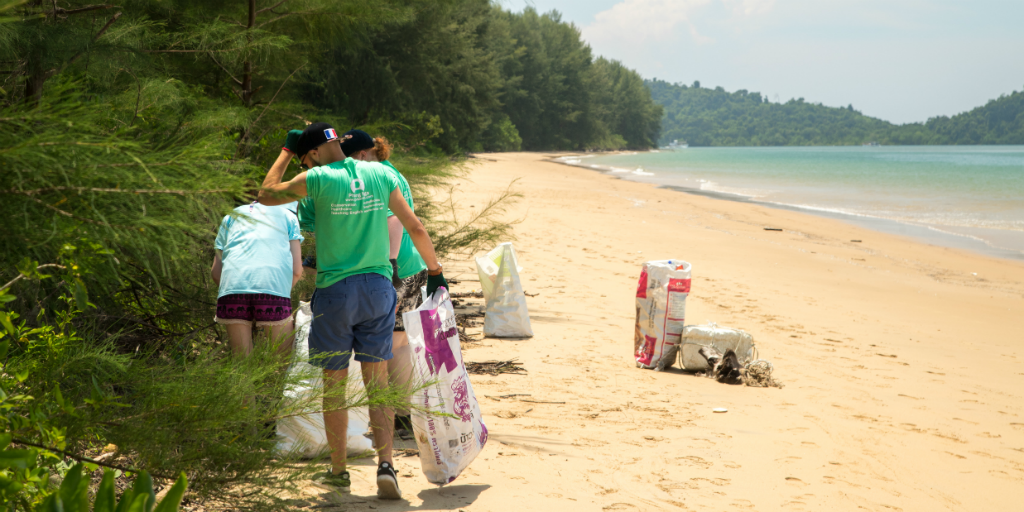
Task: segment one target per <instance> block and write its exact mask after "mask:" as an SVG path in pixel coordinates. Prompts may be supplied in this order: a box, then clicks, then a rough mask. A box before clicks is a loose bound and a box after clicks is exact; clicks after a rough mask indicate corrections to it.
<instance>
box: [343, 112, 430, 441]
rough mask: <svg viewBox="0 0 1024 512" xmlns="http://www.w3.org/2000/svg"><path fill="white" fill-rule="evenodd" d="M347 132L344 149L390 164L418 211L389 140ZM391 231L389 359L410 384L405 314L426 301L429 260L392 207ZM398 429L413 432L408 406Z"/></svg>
mask: <svg viewBox="0 0 1024 512" xmlns="http://www.w3.org/2000/svg"><path fill="white" fill-rule="evenodd" d="M345 135H347V136H349V137H348V138H346V139H345V140H344V141H343V142H342V143H341V150H342V151H343V152H344V153H345V154H346V155H348V156H349V157H350V158H353V159H355V160H360V161H364V162H381V163H383V164H384V165H386V166H388V168H390V169H391V171H392V173H393V174H394V175H395V177H396V178H397V179H398V188H399V190H401V191H402V197H404V198H405V200H406V202H408V203H409V207H410V208H412V210H413V213H415V211H416V206H415V204H414V201H413V198H412V189H411V188H410V187H409V182H408V181H406V179H405V176H402V173H400V172H399V171H398V169H397V168H395V166H394V165H392V164H391V162H390V161H388V157H389V156H390V155H391V150H392V145H391V144H390V143H389V142H388V140H387V139H386V138H384V137H377V138H372V137H370V135H369V134H368V133H366V132H364V131H362V130H350V131H348V132H345ZM388 232H389V233H388V234H389V236H390V238H391V258H392V259H391V263H392V265H394V266H395V272H396V274H397V275H398V277H399V279H398V280H397V281H396V283H395V292H396V293H397V294H398V312H397V313H396V314H395V332H394V333H393V334H392V338H391V339H392V341H391V345H392V348H391V352H392V354H393V355H394V357H392V358H391V359H390V360H389V361H388V373H389V374H390V382H391V384H392V385H395V386H401V387H409V384H410V382H411V381H412V352H411V350H410V348H409V338H408V337H407V336H406V334H405V325H404V324H403V322H402V314H403V313H406V312H409V311H415V310H416V308H418V307H420V305H421V304H423V293H422V292H421V291H420V288H421V287H423V286H425V285H426V283H427V264H426V263H424V261H423V258H421V257H420V253H419V252H417V251H416V247H415V245H414V244H413V243H412V238H410V237H409V233H408V232H407V231H405V229H404V228H403V227H402V223H401V222H399V220H398V218H397V217H395V216H394V214H393V213H392V212H391V211H390V210H388ZM395 432H396V433H397V434H398V435H399V436H401V437H403V438H407V437H410V436H411V435H412V418H410V416H409V409H408V408H405V409H403V410H399V411H395Z"/></svg>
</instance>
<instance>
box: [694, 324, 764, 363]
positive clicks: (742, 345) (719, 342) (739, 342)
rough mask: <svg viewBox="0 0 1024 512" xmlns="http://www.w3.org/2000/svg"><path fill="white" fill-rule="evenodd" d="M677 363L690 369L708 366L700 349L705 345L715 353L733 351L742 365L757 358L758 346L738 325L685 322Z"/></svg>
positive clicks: (705, 357) (705, 356)
mask: <svg viewBox="0 0 1024 512" xmlns="http://www.w3.org/2000/svg"><path fill="white" fill-rule="evenodd" d="M680 345H681V346H680V350H679V366H681V367H682V368H683V369H684V370H689V371H704V370H708V369H710V368H711V364H710V363H709V362H708V357H707V355H705V354H702V353H701V349H703V348H705V347H713V348H714V349H715V350H716V351H717V352H718V354H721V355H724V354H725V353H726V352H728V351H732V352H733V353H735V355H736V359H737V362H738V363H739V364H740V365H741V366H742V365H745V364H747V363H749V362H750V361H753V360H754V359H756V353H757V349H756V348H755V346H754V337H753V336H751V335H750V334H749V333H747V332H745V331H742V330H740V329H732V328H729V327H720V326H719V325H718V324H716V323H714V322H708V323H707V324H705V325H687V326H686V327H685V328H683V334H682V337H681V341H680Z"/></svg>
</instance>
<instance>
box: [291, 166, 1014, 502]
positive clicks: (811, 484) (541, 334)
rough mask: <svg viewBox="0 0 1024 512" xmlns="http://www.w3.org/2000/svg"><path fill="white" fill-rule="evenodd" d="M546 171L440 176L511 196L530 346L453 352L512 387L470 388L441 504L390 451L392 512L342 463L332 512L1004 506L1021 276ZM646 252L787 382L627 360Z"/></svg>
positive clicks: (924, 248)
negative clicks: (514, 368) (689, 270)
mask: <svg viewBox="0 0 1024 512" xmlns="http://www.w3.org/2000/svg"><path fill="white" fill-rule="evenodd" d="M551 155H554V153H547V154H533V153H497V154H487V155H486V156H483V155H481V156H483V158H480V159H479V161H478V162H477V163H474V164H473V165H472V166H470V167H469V169H468V172H467V173H466V174H465V175H462V176H460V177H458V178H456V179H454V180H453V181H452V183H451V185H453V186H454V188H453V190H454V197H453V198H452V199H453V201H455V202H456V204H459V205H461V207H463V208H465V209H466V210H468V211H473V210H474V209H479V208H480V207H482V206H483V205H486V204H488V202H489V201H490V200H491V199H493V198H494V197H497V196H499V195H501V194H502V193H504V192H505V191H506V190H507V189H508V187H509V184H510V183H512V182H515V189H516V191H518V192H520V193H521V194H522V198H521V199H520V200H519V201H518V202H516V203H514V204H510V205H508V206H509V208H508V209H507V211H506V213H505V214H504V218H505V219H509V220H513V219H514V220H518V221H519V222H518V223H517V224H515V226H514V228H513V229H514V235H515V239H514V240H513V242H514V245H515V248H516V252H517V254H518V256H519V264H520V265H521V266H522V267H523V270H522V271H521V273H520V276H521V279H522V285H523V288H524V290H525V292H526V293H527V297H526V301H527V305H528V308H529V312H530V321H531V324H532V328H533V331H534V337H533V338H529V339H498V338H482V339H477V340H475V341H471V340H469V339H464V340H462V347H463V358H464V360H465V361H467V362H483V361H509V360H513V359H514V360H516V361H517V362H518V363H521V364H522V367H523V369H524V370H525V371H526V373H525V374H517V375H511V374H499V375H479V374H473V375H471V376H470V380H471V384H472V386H473V389H474V393H475V395H476V397H477V400H478V401H479V404H480V410H481V413H482V414H483V417H484V421H485V423H486V425H487V429H488V431H489V440H488V442H487V445H486V446H485V448H484V450H483V452H482V453H481V454H480V456H479V457H478V458H477V459H476V460H474V461H473V463H472V464H471V465H470V466H469V468H468V469H467V470H466V471H465V472H463V474H462V475H460V476H459V478H458V479H457V480H455V481H454V482H452V483H451V484H449V485H446V486H445V487H444V489H443V491H438V490H437V488H436V486H434V485H431V484H430V483H428V482H427V481H426V479H425V478H424V477H423V475H422V473H421V472H420V469H419V459H418V458H417V457H410V456H406V457H401V456H400V457H396V459H395V464H396V467H397V469H398V470H399V473H400V476H401V477H402V478H400V482H401V485H402V490H403V492H404V495H405V496H406V499H407V501H401V502H394V503H389V502H383V501H379V500H376V499H375V498H374V497H373V493H374V492H375V485H374V482H375V470H376V465H375V464H374V463H373V462H372V461H369V460H368V459H367V460H364V461H361V462H354V463H353V464H351V465H350V466H349V468H350V471H352V477H353V484H352V494H351V495H350V496H349V497H346V498H345V507H346V510H350V511H365V512H370V511H371V510H372V511H373V512H389V511H410V510H459V509H461V510H465V511H466V512H485V511H486V512H517V511H519V510H524V509H525V510H558V509H561V508H570V509H571V510H588V511H589V510H594V511H602V510H627V511H628V510H680V509H681V510H719V509H732V508H738V509H749V510H779V509H784V508H785V509H792V510H808V511H812V510H838V511H842V512H846V511H850V512H856V511H860V510H908V511H911V510H913V511H917V510H921V511H924V510H928V511H932V510H937V511H949V512H964V511H972V512H973V511H978V512H981V511H983V510H993V509H995V510H1003V509H1005V510H1012V509H1014V507H1016V506H1017V501H1018V500H1017V496H1019V495H1021V494H1022V493H1024V391H1022V390H1024V370H1022V369H1021V363H1024V344H1022V343H1021V341H1020V335H1019V332H1018V331H1019V329H1017V325H1018V324H1019V319H1018V318H1017V317H1018V316H1019V312H1020V311H1024V264H1022V263H1020V262H1016V261H1011V260H1004V259H997V258H993V257H988V256H984V255H977V254H974V253H970V252H967V251H962V250H957V249H947V248H943V247H934V246H929V245H926V244H922V243H919V242H916V241H914V240H910V239H908V238H906V237H900V236H894V235H888V234H885V233H878V232H875V231H872V230H869V229H866V228H862V227H859V226H856V225H853V224H849V223H846V222H842V221H837V220H834V219H829V218H824V217H818V216H814V215H808V214H806V213H803V212H793V211H787V210H782V209H777V208H768V207H766V206H765V205H760V204H754V203H739V202H734V201H721V200H717V199H713V198H709V197H703V196H699V195H694V194H680V193H679V192H677V191H674V190H666V189H660V188H656V187H651V186H649V184H647V183H637V182H633V181H628V180H615V179H607V178H606V177H603V176H600V175H597V174H595V173H593V172H589V171H588V170H585V169H578V168H575V167H572V166H565V165H555V164H554V163H553V162H548V161H544V158H546V157H548V156H551ZM437 192H438V193H439V194H442V197H443V194H446V193H447V189H445V190H439V191H437ZM764 226H776V227H784V228H785V231H782V232H774V231H764V229H763V227H764ZM852 239H856V240H861V242H856V243H855V242H851V240H852ZM501 241H505V240H501ZM486 249H489V248H485V250H482V251H480V252H478V253H477V254H475V255H472V256H481V255H482V254H484V253H485V252H486ZM660 259H682V260H684V261H687V262H689V263H691V264H692V265H693V277H692V288H691V290H690V292H689V297H688V298H687V299H686V309H685V316H686V320H685V323H686V324H688V325H696V324H706V323H707V322H709V321H711V322H716V323H718V325H721V326H725V327H733V328H738V329H743V330H744V331H746V332H748V333H750V334H751V335H752V336H753V338H754V342H755V344H756V346H757V350H758V354H759V357H761V358H764V359H767V360H769V361H771V363H772V364H773V365H774V372H773V377H774V378H776V379H778V380H779V381H781V382H782V383H783V384H784V385H785V387H784V388H782V389H777V388H753V387H745V386H730V385H726V384H720V383H718V382H715V381H714V380H712V379H707V378H702V377H698V376H696V375H694V374H692V373H685V372H681V371H679V370H677V369H674V368H673V369H669V370H667V371H663V372H655V371H651V370H641V369H637V368H636V365H635V360H634V358H633V355H632V352H633V340H634V331H635V329H634V326H635V319H636V312H635V295H636V287H637V279H638V276H639V274H640V267H641V265H642V264H643V262H645V261H648V260H660ZM444 264H445V275H446V276H448V277H449V278H454V279H457V280H458V281H460V283H459V284H458V285H455V287H454V288H455V289H454V291H455V292H456V293H459V292H469V291H472V290H475V289H477V288H479V287H480V285H479V282H478V277H477V273H476V267H475V263H474V261H473V258H472V257H471V256H469V255H467V256H466V257H450V258H447V259H446V261H445V262H444ZM463 300H464V299H460V301H463ZM482 302H483V301H482V300H481V299H471V298H466V299H465V302H464V303H463V304H462V305H461V306H460V307H462V308H465V309H467V310H469V311H473V310H476V309H478V308H480V307H481V306H482ZM475 321H476V322H481V321H482V319H476V320H475ZM481 323H482V322H481ZM466 331H467V333H468V334H469V335H473V336H478V335H479V334H480V331H481V328H480V326H479V325H478V326H476V327H468V328H467V329H466ZM718 408H724V409H727V410H728V412H726V413H716V412H714V409H718ZM400 448H405V449H406V451H404V452H403V453H404V454H405V455H410V453H409V452H410V451H414V450H410V449H411V448H412V447H411V446H409V445H407V444H406V445H401V446H400ZM310 492H311V493H316V492H322V491H315V490H310Z"/></svg>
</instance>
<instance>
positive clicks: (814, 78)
mask: <svg viewBox="0 0 1024 512" xmlns="http://www.w3.org/2000/svg"><path fill="white" fill-rule="evenodd" d="M552 1H553V0H552ZM559 1H560V2H568V1H569V0H559ZM592 1H596V0H592ZM607 1H615V0H607ZM563 5H567V4H563ZM593 9H594V11H597V13H596V14H594V15H593V17H592V18H591V19H588V20H579V21H582V23H579V24H580V25H581V27H582V28H581V30H582V33H583V37H584V39H585V40H586V41H587V42H588V43H589V44H590V45H591V47H592V48H593V50H594V53H595V54H596V55H603V56H605V57H608V58H612V59H617V60H620V61H622V62H623V63H624V64H625V65H626V66H629V67H631V68H634V69H636V70H637V71H639V72H640V74H641V75H643V76H645V77H648V78H654V77H658V78H661V79H665V80H669V81H672V82H683V83H690V82H693V81H694V80H700V81H701V82H702V83H704V84H705V85H710V86H716V85H721V86H723V87H725V88H726V89H728V90H736V89H748V90H753V91H758V92H761V93H764V94H765V95H767V96H768V97H770V98H774V97H776V95H778V96H779V97H780V99H781V100H782V101H786V100H788V99H790V98H798V97H804V98H806V99H807V101H809V102H822V103H824V104H826V105H833V106H842V105H847V104H850V103H852V104H853V105H854V106H855V107H856V108H858V109H861V110H863V111H864V113H866V114H869V115H874V116H878V117H881V118H883V119H887V120H891V121H895V122H911V121H923V120H925V119H927V118H928V117H931V116H935V115H952V114H956V113H959V112H962V111H965V110H969V109H970V108H973V107H975V106H979V105H982V104H984V103H985V102H986V101H987V100H989V99H991V98H995V97H997V96H999V94H1001V93H1008V92H1010V91H1013V90H1019V89H1020V88H1021V86H1022V85H1024V52H1020V51H1019V48H1022V47H1024V31H1021V30H1020V26H1019V20H1021V19H1024V2H1007V1H1000V0H972V1H971V2H962V1H956V0H858V1H856V2H850V1H829V0H621V1H619V2H618V3H616V4H609V3H607V2H606V3H603V4H601V5H600V7H594V8H593Z"/></svg>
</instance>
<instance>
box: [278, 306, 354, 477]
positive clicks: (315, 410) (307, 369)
mask: <svg viewBox="0 0 1024 512" xmlns="http://www.w3.org/2000/svg"><path fill="white" fill-rule="evenodd" d="M312 321H313V312H312V309H311V308H310V306H309V303H308V302H299V310H298V311H297V312H296V313H295V329H296V332H295V349H294V352H293V354H292V364H291V365H290V366H289V367H288V373H289V374H290V375H291V376H292V378H294V377H296V376H300V377H308V378H306V379H304V380H302V381H300V382H298V383H296V384H293V385H290V386H289V387H288V388H287V389H285V391H284V407H285V408H284V411H283V412H282V413H281V414H282V418H281V419H279V420H277V447H276V449H277V451H278V452H280V453H285V454H290V455H298V456H301V457H303V458H316V457H319V456H322V455H325V454H329V453H330V452H331V447H330V445H328V444H327V430H326V429H325V428H324V415H323V413H322V412H320V409H319V405H320V403H321V401H320V400H319V399H317V398H315V397H317V396H318V394H319V393H321V390H322V389H323V381H322V379H321V378H320V370H319V368H314V367H313V366H312V365H310V364H309V362H308V361H309V344H308V341H309V328H310V326H311V324H312ZM361 375H362V374H361V372H360V366H359V361H351V362H350V364H349V373H348V390H347V394H349V396H358V395H359V394H360V393H362V392H363V379H362V377H361ZM311 398H312V400H311ZM303 408H304V409H307V410H305V411H303V410H301V409H303ZM295 409H298V410H295ZM369 412H370V411H369V409H368V408H367V407H356V408H354V409H349V415H348V432H347V441H346V445H345V451H346V452H347V453H348V455H349V456H350V457H355V456H358V455H363V454H365V453H367V452H371V451H372V450H373V444H372V443H371V442H370V440H369V439H367V438H366V437H365V436H364V434H366V432H367V431H368V430H370V414H369Z"/></svg>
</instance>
